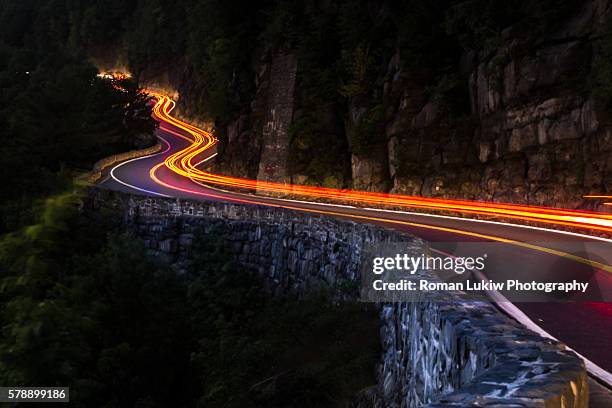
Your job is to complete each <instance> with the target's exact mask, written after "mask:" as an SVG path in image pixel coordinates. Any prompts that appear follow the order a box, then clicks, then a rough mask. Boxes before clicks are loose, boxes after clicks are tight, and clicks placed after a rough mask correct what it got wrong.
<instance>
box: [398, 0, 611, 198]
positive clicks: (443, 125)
mask: <svg viewBox="0 0 612 408" xmlns="http://www.w3.org/2000/svg"><path fill="white" fill-rule="evenodd" d="M607 14H608V7H607V4H604V2H585V3H584V6H583V7H582V9H581V10H580V12H579V13H578V14H576V15H574V16H573V17H572V18H571V20H569V21H567V22H565V23H564V24H563V25H562V27H561V29H559V30H558V31H557V32H555V33H553V34H551V35H549V36H547V37H546V38H530V37H525V36H524V35H522V33H521V32H520V31H518V30H516V31H515V30H513V29H512V28H509V29H507V30H506V31H505V32H504V33H503V41H502V44H501V46H499V47H498V48H497V49H495V50H494V52H492V53H489V54H486V55H485V54H484V53H468V54H465V55H464V56H463V59H464V60H465V66H466V72H467V73H468V75H469V90H468V92H469V104H470V105H469V114H470V116H469V118H468V119H467V120H463V121H454V122H453V121H452V120H451V121H449V115H448V112H445V110H444V107H442V106H440V105H439V104H437V103H436V102H435V101H427V100H423V101H420V104H421V105H422V107H421V109H418V110H417V112H415V109H414V103H411V102H413V101H414V100H413V99H412V96H411V95H410V94H404V95H402V97H401V98H399V101H398V103H397V105H396V111H395V114H394V117H393V118H392V120H391V121H390V124H389V125H388V126H387V136H388V140H389V156H390V160H389V161H390V163H399V165H398V166H397V167H398V168H396V165H392V167H391V177H392V182H393V191H394V192H398V193H407V194H422V195H427V196H446V197H463V198H481V199H487V200H495V201H509V202H520V203H528V204H537V205H561V206H567V207H572V208H576V207H584V206H585V205H588V204H587V203H585V202H584V201H583V199H582V196H583V195H584V194H589V193H603V192H606V191H608V192H609V190H608V189H609V188H610V187H609V186H610V185H612V171H611V170H612V167H610V165H611V164H612V160H611V157H612V155H611V152H612V139H611V133H610V132H611V129H610V127H609V124H608V123H607V122H606V120H605V118H604V116H605V114H604V112H602V111H598V109H597V103H596V101H595V100H594V98H593V97H591V96H589V94H588V93H587V92H585V87H586V84H587V83H588V80H589V75H590V74H589V72H590V71H591V69H592V63H593V55H594V50H595V49H596V47H597V46H598V44H597V38H598V35H599V34H600V33H601V30H602V29H603V28H602V25H601V24H602V21H603V20H604V16H606V15H607ZM403 75H404V73H402V72H401V71H399V70H398V71H396V72H395V74H394V78H393V79H392V80H391V81H390V85H389V86H390V88H391V89H394V88H398V87H400V88H401V87H402V86H404V83H403V82H402V80H401V79H402V76H403ZM407 164H408V165H407ZM398 170H400V171H398Z"/></svg>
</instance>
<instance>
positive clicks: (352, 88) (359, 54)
mask: <svg viewBox="0 0 612 408" xmlns="http://www.w3.org/2000/svg"><path fill="white" fill-rule="evenodd" d="M346 59H347V60H348V61H347V62H346V63H345V65H346V66H347V67H348V76H349V80H348V83H346V84H345V85H342V86H341V87H340V90H339V92H340V94H341V95H342V96H344V97H348V98H350V97H354V96H359V95H364V94H367V93H368V91H369V90H370V86H371V80H372V64H373V60H372V57H371V56H370V50H369V49H367V48H364V47H362V46H359V47H357V48H356V49H355V50H354V51H353V52H352V53H351V54H350V55H347V56H346Z"/></svg>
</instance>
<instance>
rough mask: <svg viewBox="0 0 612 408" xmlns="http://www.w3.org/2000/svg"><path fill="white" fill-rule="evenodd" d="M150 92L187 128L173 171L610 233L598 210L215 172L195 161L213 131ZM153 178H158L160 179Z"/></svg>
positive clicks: (163, 116)
mask: <svg viewBox="0 0 612 408" xmlns="http://www.w3.org/2000/svg"><path fill="white" fill-rule="evenodd" d="M149 93H150V94H151V95H153V96H154V97H155V98H156V99H157V103H156V105H155V107H154V109H153V112H154V115H155V117H156V118H158V119H159V120H160V121H162V122H166V123H168V124H170V125H173V126H175V127H177V128H179V129H181V130H183V131H185V132H187V133H188V134H189V136H190V137H191V138H192V140H191V145H189V146H188V147H186V148H185V149H182V150H180V151H178V152H176V153H174V154H172V155H170V156H168V157H167V158H166V159H165V161H164V164H165V166H166V167H167V168H168V169H170V170H171V171H173V172H175V173H176V174H179V175H181V176H184V177H187V178H191V179H194V180H198V181H200V182H204V183H206V184H211V185H217V186H224V187H231V188H236V189H242V190H255V191H258V192H268V193H281V194H287V195H297V196H303V197H308V198H319V199H326V200H333V201H342V202H346V201H351V202H359V203H366V204H378V205H390V206H399V207H410V208H421V209H429V210H437V211H454V212H458V213H463V214H482V215H490V216H502V217H505V218H511V219H518V220H528V221H537V222H541V223H545V224H549V225H564V226H571V227H577V228H583V229H590V230H597V231H603V232H608V233H610V232H612V215H611V214H605V213H599V212H589V211H580V210H566V209H559V208H550V207H537V206H528V205H518V204H508V203H487V202H480V201H469V200H449V199H439V198H426V197H418V196H405V195H395V194H385V193H375V192H364V191H353V190H340V189H333V188H324V187H312V186H302V185H295V184H284V183H275V182H268V181H260V180H250V179H244V178H238V177H230V176H223V175H219V174H214V173H211V172H208V171H205V170H201V169H199V168H197V164H198V161H196V160H197V158H198V157H204V156H206V155H210V153H211V151H212V150H211V149H212V148H213V147H214V146H215V145H216V144H217V139H216V138H215V137H214V135H213V134H212V133H210V132H208V131H205V130H203V129H199V128H197V127H195V126H193V125H190V124H188V123H185V122H183V121H181V120H179V119H177V118H175V117H173V116H172V115H171V112H172V110H173V109H174V107H175V106H176V103H175V102H174V101H173V100H172V99H170V98H169V97H168V96H166V95H163V94H160V93H157V92H149ZM157 182H159V179H158V180H157Z"/></svg>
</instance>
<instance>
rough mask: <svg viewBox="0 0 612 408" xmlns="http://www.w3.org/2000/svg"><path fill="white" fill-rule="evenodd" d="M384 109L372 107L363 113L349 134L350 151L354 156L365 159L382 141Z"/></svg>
mask: <svg viewBox="0 0 612 408" xmlns="http://www.w3.org/2000/svg"><path fill="white" fill-rule="evenodd" d="M384 119H385V107H384V106H383V105H382V104H378V105H374V106H373V107H372V108H370V109H369V110H368V111H367V112H365V113H364V114H363V115H362V116H361V118H360V119H359V122H358V123H357V126H356V127H355V129H354V131H353V132H352V134H351V150H352V152H353V153H354V154H356V155H358V156H361V157H367V155H368V154H369V153H370V152H371V149H372V147H373V146H374V145H376V144H378V143H380V142H381V141H383V140H384V137H385V132H384Z"/></svg>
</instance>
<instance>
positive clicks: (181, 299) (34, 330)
mask: <svg viewBox="0 0 612 408" xmlns="http://www.w3.org/2000/svg"><path fill="white" fill-rule="evenodd" d="M202 4H204V3H202ZM219 4H221V3H219ZM186 5H187V4H184V6H186ZM235 6H236V7H238V8H236V9H234V10H235V11H238V10H240V7H239V6H238V5H237V4H236V5H235ZM201 7H204V5H202V6H201ZM196 9H198V13H200V14H198V15H201V13H204V14H206V15H208V16H209V17H212V16H210V14H209V10H208V11H207V10H205V9H201V8H200V7H196ZM185 11H186V10H185V9H184V8H183V7H182V6H181V7H174V6H173V5H172V4H171V3H170V2H168V3H166V4H164V5H163V6H162V5H161V4H156V3H155V2H148V1H147V2H124V1H114V2H107V1H98V2H78V1H55V0H51V1H46V0H45V1H36V0H33V1H30V0H26V1H8V0H2V1H0V89H1V92H2V94H1V96H2V100H3V101H5V104H4V105H3V107H2V108H0V127H1V128H2V132H1V134H0V138H1V140H0V142H1V143H0V167H1V168H2V169H3V172H2V175H3V182H2V186H1V187H0V327H1V331H0V382H1V383H2V384H4V385H16V386H35V385H37V386H41V385H44V386H69V387H70V399H71V405H72V406H77V407H93V406H108V407H169V406H174V407H183V406H184V407H194V406H201V407H210V406H227V407H249V406H267V407H272V406H279V407H280V406H296V407H297V406H304V407H310V406H336V405H339V404H344V403H345V402H346V401H348V400H349V399H350V398H351V397H352V396H353V395H354V394H355V392H356V391H358V390H359V389H361V388H363V387H364V386H366V385H370V384H373V383H374V382H375V379H374V378H373V375H374V366H375V362H376V359H377V350H378V344H377V337H376V336H375V334H376V330H377V316H376V314H375V313H374V314H370V313H363V309H362V308H361V307H359V308H356V307H355V306H351V305H345V306H342V307H337V306H331V303H329V302H327V301H324V299H322V298H321V297H319V296H315V297H313V298H312V299H306V300H304V301H301V302H297V301H294V300H291V299H271V298H269V297H268V296H265V294H264V292H263V291H262V288H261V286H260V284H259V283H258V282H256V281H255V280H254V279H253V278H252V277H251V276H250V275H249V274H247V273H246V272H245V271H243V270H241V268H239V267H238V266H237V265H236V264H235V263H233V261H232V259H231V257H230V256H229V255H227V254H226V253H225V251H224V250H223V248H221V247H219V245H218V244H217V243H218V242H221V240H219V237H218V236H216V235H215V234H214V233H212V234H208V235H204V234H202V235H201V236H200V237H199V239H198V240H197V242H199V245H200V246H199V247H198V248H196V249H195V251H194V253H195V254H196V257H195V258H194V259H192V262H191V265H190V267H189V270H188V272H187V273H186V274H183V275H179V274H178V273H177V272H176V271H175V270H174V269H173V267H172V266H171V265H168V264H165V263H163V262H161V261H159V260H157V259H152V258H151V257H150V255H149V254H148V253H147V249H146V247H145V245H144V244H143V243H142V242H141V241H139V240H138V239H137V238H135V237H134V236H132V235H129V234H127V233H126V232H125V229H124V227H122V226H121V225H120V218H121V217H117V216H116V215H113V214H106V213H105V214H100V215H99V216H97V217H93V218H92V217H91V216H87V215H85V214H84V213H83V212H82V211H81V207H82V206H83V202H84V198H85V197H84V192H82V191H80V190H79V188H78V187H76V186H75V185H73V182H72V180H73V178H74V177H75V175H77V174H79V172H82V171H87V170H88V169H90V168H91V166H92V164H93V163H94V162H95V161H97V160H99V159H101V158H103V157H105V156H107V155H110V154H114V153H118V152H122V151H126V150H129V149H133V148H136V147H142V146H144V145H146V144H148V143H152V140H153V138H152V135H153V131H154V129H155V128H156V126H157V124H156V123H155V121H153V120H152V119H151V116H150V113H151V109H150V105H149V99H148V97H147V96H146V95H145V94H144V93H143V92H142V91H141V90H140V89H139V88H138V85H137V83H136V82H135V81H133V80H130V79H125V80H122V81H121V82H120V83H118V84H117V83H111V82H110V81H109V80H107V79H104V78H101V77H98V69H97V67H96V65H95V63H96V60H95V58H92V57H93V56H96V57H98V58H99V56H100V55H104V54H115V53H117V52H118V53H120V54H121V55H124V56H125V58H127V60H128V61H131V62H130V66H131V67H132V69H134V70H135V71H137V70H138V69H148V68H149V67H150V66H154V65H155V64H154V63H155V61H153V60H156V59H157V58H159V57H164V58H165V59H166V60H167V59H168V58H171V57H173V56H175V55H176V54H175V52H176V50H177V44H179V45H178V47H179V48H178V49H180V50H183V49H184V47H185V43H184V42H185V39H186V38H185V36H186V35H187V30H184V29H182V28H181V27H180V26H181V24H179V22H180V21H181V20H182V18H183V17H184V16H185ZM225 12H226V11H224V13H225ZM227 12H229V11H227ZM175 13H178V14H175ZM238 14H239V15H240V14H241V13H238ZM226 17H227V18H229V16H226ZM173 22H174V23H173ZM245 24H247V23H246V21H245ZM161 27H165V30H166V31H163V32H162V31H157V30H158V29H159V28H161ZM244 30H245V31H244V32H243V33H242V34H241V35H247V33H248V32H250V30H251V28H250V27H245V28H244ZM164 32H165V33H166V34H167V35H168V36H169V38H165V39H164V43H163V44H161V43H160V44H156V43H155V42H154V41H156V40H157V39H161V38H162V35H163V33H164ZM191 35H204V34H203V33H198V32H196V31H192V34H191ZM128 44H129V45H130V46H129V48H127V45H128ZM219 47H220V48H222V47H223V45H222V44H221V43H219ZM193 52H194V55H195V54H197V53H198V52H200V51H197V50H193ZM202 58H204V57H202ZM206 58H207V57H206ZM232 58H233V57H232ZM149 62H150V63H151V65H149ZM220 63H221V62H220ZM228 63H230V62H228ZM231 63H233V60H232V62H231ZM222 68H223V67H221V66H217V67H216V68H215V69H217V70H218V72H219V73H221V72H223V75H225V74H226V73H225V71H224V70H223V69H222ZM209 69H212V68H209ZM117 85H119V86H117ZM219 98H220V99H223V98H226V96H223V95H221V94H220V96H219ZM216 103H217V102H216ZM220 109H225V108H220ZM197 254H208V255H207V256H206V257H203V256H199V257H198V256H197ZM211 254H212V255H211ZM320 296H322V297H324V296H325V294H321V295H320ZM304 322H308V324H304ZM364 331H365V332H367V335H366V334H365V333H364V335H363V336H361V333H362V332H364ZM371 333H374V335H370V334H371ZM355 336H359V338H358V339H356V338H355ZM364 339H365V340H364Z"/></svg>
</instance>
